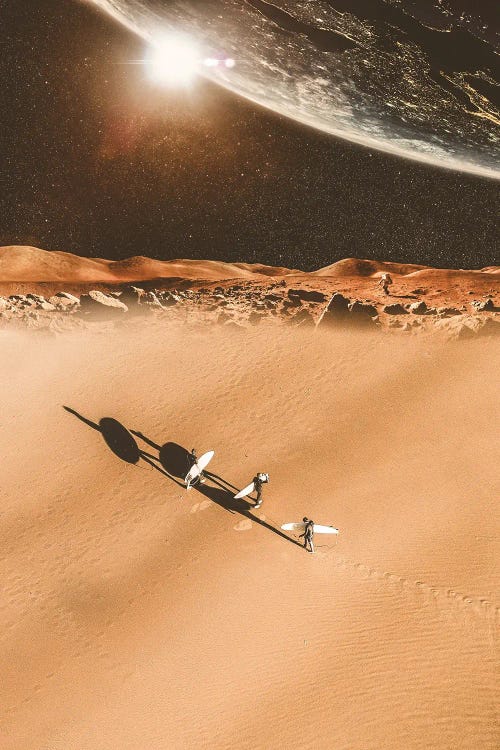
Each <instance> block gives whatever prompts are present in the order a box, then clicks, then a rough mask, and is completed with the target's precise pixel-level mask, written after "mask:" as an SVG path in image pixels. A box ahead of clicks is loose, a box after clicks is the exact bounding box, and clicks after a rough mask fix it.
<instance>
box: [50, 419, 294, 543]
mask: <svg viewBox="0 0 500 750" xmlns="http://www.w3.org/2000/svg"><path fill="white" fill-rule="evenodd" d="M63 409H65V410H66V411H67V412H68V413H69V414H72V415H73V416H75V417H77V418H78V419H79V420H80V421H81V422H83V423H84V424H86V425H88V426H89V427H91V428H92V429H94V430H96V431H97V432H100V433H101V435H102V437H103V439H104V441H105V443H106V445H107V446H108V448H109V449H110V450H111V451H112V452H113V453H114V454H115V456H118V458H120V459H121V460H122V461H125V462H126V463H128V464H133V465H136V464H137V463H138V462H139V459H141V458H142V459H143V460H144V461H145V462H146V463H148V464H149V465H150V466H152V467H153V469H156V471H158V472H159V473H160V474H162V475H163V476H165V477H167V479H170V481H172V482H175V484H177V485H178V486H179V487H183V488H184V487H185V484H184V482H183V481H179V479H180V478H182V479H183V478H184V477H185V476H186V473H187V471H189V468H190V466H191V454H190V452H189V451H188V450H187V449H186V448H183V447H182V445H179V444H178V443H172V442H167V443H164V444H163V445H161V446H160V445H158V444H157V443H155V442H153V441H152V440H151V439H150V438H148V437H146V436H145V435H144V434H143V433H141V432H137V431H135V430H128V429H127V428H126V427H125V426H124V425H122V424H121V423H120V422H118V420H116V419H113V418H112V417H103V418H102V419H100V420H99V422H98V423H97V422H92V421H91V420H90V419H87V418H86V417H84V416H83V415H82V414H79V413H78V412H77V411H75V409H71V408H70V407H69V406H63ZM133 435H136V436H137V437H139V438H140V439H141V440H143V441H144V442H145V443H146V444H147V445H150V446H151V447H152V448H154V449H155V450H157V451H158V456H154V455H153V454H151V453H147V452H146V451H143V450H141V449H140V448H139V446H138V444H137V442H136V440H135V439H134V438H133ZM158 464H160V465H158ZM204 474H205V476H206V477H207V479H210V481H211V482H212V483H213V485H215V486H212V485H209V484H201V483H200V484H197V485H195V486H194V489H196V490H197V491H198V492H199V493H200V494H201V495H203V496H204V497H206V498H207V499H209V500H212V502H214V503H216V505H219V506H220V507H221V508H224V510H227V511H228V512H229V513H238V514H239V515H240V516H243V517H244V518H248V519H249V520H250V521H253V522H254V523H257V524H259V526H263V527H264V528H265V529H267V530H268V531H272V532H273V533H274V534H277V536H279V537H281V538H282V539H285V540H286V541H287V542H291V543H292V544H295V545H297V546H298V547H300V548H302V545H301V544H300V542H298V541H297V540H296V539H293V538H291V537H289V536H287V535H286V534H284V533H283V532H282V531H281V530H280V529H277V528H276V527H275V526H272V525H271V524H269V523H267V521H264V520H263V519H262V518H259V517H258V516H255V515H254V514H253V513H252V512H251V511H252V510H253V506H252V505H250V503H248V502H247V500H245V498H241V499H239V500H235V499H234V493H235V492H237V490H238V488H237V487H235V486H234V485H233V484H231V482H229V481H227V480H226V479H224V478H223V477H220V476H218V475H217V474H213V473H212V472H207V471H205V472H204Z"/></svg>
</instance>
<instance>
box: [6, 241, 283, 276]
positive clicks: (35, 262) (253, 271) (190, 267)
mask: <svg viewBox="0 0 500 750" xmlns="http://www.w3.org/2000/svg"><path fill="white" fill-rule="evenodd" d="M286 273H290V271H289V270H288V269H286V268H276V267H274V266H263V265H260V264H254V265H252V264H249V263H224V262H222V261H214V260H204V261H196V260H173V261H161V260H154V259H153V258H146V257H144V256H136V257H133V258H127V259H126V260H119V261H110V260H105V259H103V258H82V257H79V256H77V255H72V254H71V253H64V252H59V251H57V250H54V251H49V250H40V249H39V248H36V247H24V246H20V245H13V246H7V247H0V283H5V282H21V283H23V282H24V283H25V282H54V281H62V282H67V283H77V282H85V281H92V282H96V283H106V282H108V283H119V282H124V281H144V280H147V279H156V278H162V277H177V278H185V279H206V280H207V281H218V280H221V279H253V278H262V277H266V276H281V275H284V274H286Z"/></svg>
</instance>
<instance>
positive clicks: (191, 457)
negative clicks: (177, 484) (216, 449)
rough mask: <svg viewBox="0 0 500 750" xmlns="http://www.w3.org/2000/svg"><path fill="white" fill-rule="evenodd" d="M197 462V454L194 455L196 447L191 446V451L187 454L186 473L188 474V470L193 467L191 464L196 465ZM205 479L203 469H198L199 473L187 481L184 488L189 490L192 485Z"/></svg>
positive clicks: (201, 482)
mask: <svg viewBox="0 0 500 750" xmlns="http://www.w3.org/2000/svg"><path fill="white" fill-rule="evenodd" d="M197 463H198V456H197V455H196V449H195V448H191V453H189V454H188V464H189V465H188V475H189V472H190V471H191V469H192V468H193V466H196V465H197ZM205 481H206V478H205V475H204V473H203V471H200V473H199V474H198V476H197V477H195V478H194V479H192V480H191V481H189V482H187V484H186V489H188V490H189V489H190V488H191V487H192V486H193V485H195V484H198V483H200V484H204V483H205Z"/></svg>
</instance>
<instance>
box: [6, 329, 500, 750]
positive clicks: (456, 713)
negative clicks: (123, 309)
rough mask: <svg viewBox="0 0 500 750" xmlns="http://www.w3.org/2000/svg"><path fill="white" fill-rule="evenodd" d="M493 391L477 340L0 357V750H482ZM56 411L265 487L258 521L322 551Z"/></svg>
mask: <svg viewBox="0 0 500 750" xmlns="http://www.w3.org/2000/svg"><path fill="white" fill-rule="evenodd" d="M499 371H500V349H499V344H498V342H496V341H493V340H490V341H486V340H481V339H479V340H474V341H471V342H464V343H462V344H461V345H460V346H456V345H450V344H448V345H442V344H439V345H438V344H433V343H432V342H430V341H429V340H426V341H421V340H415V339H411V340H397V341H395V340H394V339H390V340H389V339H387V338H384V337H379V336H377V335H372V334H365V335H364V336H363V335H359V337H358V336H354V335H353V334H346V333H338V334H334V333H328V334H327V335H322V334H321V332H320V331H318V332H317V333H316V334H315V335H314V336H312V335H310V334H303V333H302V332H301V331H300V329H299V330H293V331H290V330H287V331H285V330H283V332H282V334H281V336H280V337H279V338H278V339H277V340H275V341H270V340H269V336H264V335H263V333H262V332H261V331H260V332H259V330H258V329H257V330H253V331H249V332H247V333H239V332H234V333H230V332H228V331H227V330H226V331H221V330H210V331H208V330H206V331H189V330H188V329H186V328H177V329H176V328H175V327H173V326H168V327H161V328H158V327H155V326H154V324H152V323H151V324H150V325H149V326H148V327H144V326H142V325H141V324H138V326H137V328H136V329H135V330H134V329H133V328H128V329H127V330H125V329H122V330H112V329H106V328H104V327H103V328H102V329H99V328H96V329H95V330H94V331H93V332H85V331H84V332H82V333H76V332H75V333H73V334H71V335H68V336H60V337H58V338H54V339H52V338H45V337H43V336H41V335H39V334H38V335H33V334H31V335H30V334H29V332H26V333H11V332H1V333H0V372H1V377H2V384H3V388H2V396H1V399H2V427H1V431H0V443H1V446H0V447H1V453H2V483H1V488H0V493H1V516H0V535H1V550H2V551H1V558H0V562H1V578H2V583H3V597H2V609H1V610H0V641H1V644H0V660H1V665H0V668H1V674H2V681H1V684H0V693H1V701H0V705H1V709H0V711H1V715H0V726H1V727H2V729H1V730H0V731H2V732H3V735H2V740H1V743H0V744H1V747H2V750H20V748H22V750H49V749H50V750H68V748H71V749H73V748H74V749H75V750H76V749H81V750H83V749H85V750H116V748H120V750H143V749H144V748H147V749H148V750H165V748H183V749H184V748H188V749H189V748H200V747H207V748H216V749H218V748H221V749H222V748H227V749H229V748H231V749H234V748H243V749H248V750H250V749H252V750H254V749H255V748H259V749H260V748H262V750H269V748H308V749H309V748H310V749H311V750H312V749H313V748H314V750H316V749H317V748H321V749H322V748H325V749H327V748H335V749H336V750H344V749H345V750H368V749H370V748H373V750H380V748H398V749H399V748H415V750H416V749H417V748H419V749H420V748H424V747H425V748H436V749H437V748H439V749H440V750H441V749H443V748H454V749H456V748H467V749H468V750H473V749H474V750H475V749H476V748H482V750H488V749H492V748H496V747H498V742H499V739H500V737H499V732H498V724H497V723H496V720H497V716H496V712H495V707H496V705H498V701H497V699H498V693H497V692H496V691H495V671H494V668H495V656H496V646H497V645H498V642H497V640H496V638H497V633H496V627H497V625H498V604H499V590H500V573H499V567H498V560H499V555H498V552H499V548H498V515H495V514H496V513H497V509H496V506H495V501H496V500H497V499H498V495H499V476H498V443H497V440H498V433H497V422H496V420H495V414H497V413H498V392H497V385H498V383H497V375H498V372H499ZM63 405H67V406H69V407H72V408H73V409H75V410H76V411H77V412H79V413H80V414H81V415H83V416H84V417H85V418H86V419H88V420H90V421H91V422H94V423H96V422H98V421H99V420H100V419H101V418H103V417H113V418H115V419H117V420H119V421H120V423H122V424H124V425H126V426H127V427H128V428H131V429H134V430H137V431H140V432H141V433H142V434H143V435H144V436H146V437H147V438H148V439H149V441H150V442H152V443H153V444H155V445H158V446H161V445H162V444H164V443H166V442H167V441H175V442H177V443H179V444H180V445H181V446H184V447H186V448H188V449H190V448H191V447H192V446H193V445H195V446H196V447H197V448H198V450H199V451H200V452H201V451H203V450H205V449H208V448H214V449H215V450H216V457H215V459H214V461H213V463H212V465H211V468H212V470H213V471H214V472H215V473H216V474H217V475H219V476H220V477H222V478H224V479H225V480H227V481H228V482H231V483H232V484H234V485H235V486H238V487H241V486H243V485H244V484H246V483H247V481H248V480H249V479H250V478H251V477H252V475H253V473H254V472H255V471H258V470H264V471H268V472H269V473H270V475H271V484H270V485H269V487H268V488H266V492H265V499H264V504H263V506H262V508H261V511H259V512H258V514H257V513H256V514H255V515H256V516H258V517H260V519H261V520H262V519H263V518H264V516H265V517H266V521H265V523H268V524H269V526H271V527H273V526H277V525H279V524H280V523H281V522H283V521H290V520H299V519H300V518H301V517H302V516H303V515H304V514H308V515H310V516H312V517H313V518H314V519H315V520H316V521H317V522H323V523H334V524H336V525H337V526H339V527H340V529H341V530H342V534H341V536H340V538H339V541H338V545H337V546H336V547H333V548H330V547H328V546H324V545H326V544H327V541H328V540H327V538H320V537H317V539H316V541H317V542H318V544H319V545H321V546H320V547H319V549H318V553H317V554H316V555H315V556H312V555H307V554H306V553H305V552H304V551H303V550H302V549H300V548H299V547H297V546H296V545H294V544H293V543H291V542H290V541H287V540H286V539H283V538H282V537H280V536H279V535H278V534H276V533H274V532H273V530H272V528H268V527H266V526H264V525H262V524H259V523H256V522H255V521H254V522H251V521H250V520H249V517H248V515H249V513H251V511H249V512H245V511H244V508H241V510H242V513H238V512H235V513H231V512H230V511H229V510H228V509H227V508H225V507H223V506H224V504H226V505H227V503H228V500H227V497H228V496H227V495H225V494H224V493H223V491H222V490H220V489H217V488H216V487H213V486H212V485H211V484H210V483H207V485H205V487H204V490H203V494H202V493H199V492H198V491H196V490H192V491H191V492H190V493H189V494H187V493H186V492H185V490H183V489H182V488H181V487H179V486H178V485H177V484H176V483H175V482H174V481H172V480H171V479H169V478H168V477H167V476H165V474H163V473H161V471H159V470H156V469H154V468H153V466H152V464H151V463H147V462H146V460H145V459H144V458H141V459H140V461H139V462H138V464H137V466H135V465H132V464H128V463H126V462H125V461H123V460H121V459H120V458H118V457H117V455H115V454H114V453H113V452H112V451H111V450H110V449H109V447H108V446H107V445H106V443H105V442H104V440H103V437H102V434H101V433H100V432H99V431H98V430H96V429H95V428H93V427H92V426H91V425H89V424H86V423H85V422H83V421H82V420H81V419H79V418H78V417H76V416H75V415H74V414H71V413H69V412H67V411H65V410H64V409H63ZM137 440H138V443H139V445H140V447H141V449H143V450H146V451H147V452H149V453H150V455H151V456H158V450H157V448H154V447H153V446H152V445H150V444H148V443H146V442H144V441H143V440H140V439H139V438H138V439H137ZM162 455H165V449H164V451H163V454H162ZM149 461H150V462H151V461H152V463H153V464H154V463H155V461H154V459H149ZM157 466H158V468H160V469H161V466H160V465H159V464H157ZM247 527H249V528H247Z"/></svg>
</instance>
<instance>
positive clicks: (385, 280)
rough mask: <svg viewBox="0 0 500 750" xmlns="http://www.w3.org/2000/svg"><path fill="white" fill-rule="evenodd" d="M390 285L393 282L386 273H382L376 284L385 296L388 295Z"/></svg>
mask: <svg viewBox="0 0 500 750" xmlns="http://www.w3.org/2000/svg"><path fill="white" fill-rule="evenodd" d="M392 283H393V281H392V279H391V277H390V275H389V274H388V273H383V274H382V276H381V278H380V281H379V282H378V284H379V286H381V287H382V289H383V290H384V292H385V293H386V294H389V287H390V286H391V285H392Z"/></svg>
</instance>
